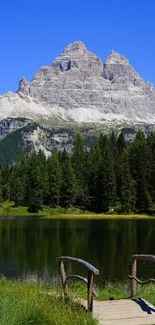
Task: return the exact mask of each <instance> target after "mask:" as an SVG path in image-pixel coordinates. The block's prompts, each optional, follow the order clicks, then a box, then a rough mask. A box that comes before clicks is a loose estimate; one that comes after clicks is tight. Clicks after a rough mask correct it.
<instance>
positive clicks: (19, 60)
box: [0, 0, 155, 94]
mask: <svg viewBox="0 0 155 325" xmlns="http://www.w3.org/2000/svg"><path fill="white" fill-rule="evenodd" d="M75 40H81V41H83V42H84V43H85V44H86V46H87V47H88V48H89V49H90V50H91V51H92V52H95V53H96V54H97V55H98V56H99V57H101V59H102V60H103V61H104V59H105V57H106V55H108V54H109V53H110V51H111V50H112V49H114V50H115V51H118V52H120V53H121V54H123V55H125V56H127V57H128V59H129V60H130V62H131V64H132V65H133V66H134V68H135V69H136V70H137V71H138V72H139V73H140V74H141V76H142V77H143V78H144V79H145V80H146V81H148V80H150V81H152V82H153V83H154V84H155V1H154V0H147V1H146V0H111V1H110V0H96V1H95V0H74V1H73V0H66V1H65V0H57V1H56V0H38V1H36V0H31V1H30V0H25V1H22V0H20V1H19V0H2V1H1V5H0V93H1V94H2V93H4V92H6V91H8V90H11V91H16V89H17V88H18V81H19V79H20V78H21V77H23V76H24V77H26V78H27V79H28V80H31V79H32V77H33V75H34V73H35V72H36V70H37V69H38V68H39V67H40V66H42V65H46V64H51V63H52V61H53V59H54V58H55V57H56V56H58V55H59V54H60V53H61V52H62V50H63V48H64V47H65V46H66V45H67V44H68V43H70V42H73V41H75Z"/></svg>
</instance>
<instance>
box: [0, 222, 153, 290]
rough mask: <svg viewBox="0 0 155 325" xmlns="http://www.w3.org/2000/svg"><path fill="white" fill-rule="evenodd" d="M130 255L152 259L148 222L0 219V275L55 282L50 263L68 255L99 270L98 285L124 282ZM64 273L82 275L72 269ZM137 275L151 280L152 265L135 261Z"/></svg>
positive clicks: (78, 269) (76, 268)
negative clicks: (135, 254) (142, 254)
mask: <svg viewBox="0 0 155 325" xmlns="http://www.w3.org/2000/svg"><path fill="white" fill-rule="evenodd" d="M133 253H144V254H155V221H154V220H137V221H133V220H46V219H39V218H30V217H28V218H23V217H21V218H20V217H16V218H14V217H8V218H6V217H4V218H0V273H1V274H3V275H4V276H7V277H11V278H14V277H19V276H20V277H22V278H32V279H34V280H36V279H40V278H42V279H46V280H49V279H52V280H54V281H57V278H58V276H57V274H58V273H57V272H58V263H57V261H56V258H57V257H58V256H61V255H69V256H74V257H79V258H82V259H85V260H87V261H88V262H90V263H91V264H93V265H94V266H95V267H96V268H98V269H99V271H100V275H99V276H98V277H96V282H98V283H99V284H102V283H105V281H107V280H112V281H113V280H127V279H128V274H130V268H131V267H130V258H131V255H132V254H133ZM66 268H67V272H68V273H70V272H71V271H72V272H73V273H75V272H76V273H80V274H84V275H85V269H84V268H83V267H80V266H79V265H78V264H75V263H72V264H69V263H66ZM138 276H141V278H148V277H155V263H151V262H150V263H148V262H147V263H146V262H139V265H138Z"/></svg>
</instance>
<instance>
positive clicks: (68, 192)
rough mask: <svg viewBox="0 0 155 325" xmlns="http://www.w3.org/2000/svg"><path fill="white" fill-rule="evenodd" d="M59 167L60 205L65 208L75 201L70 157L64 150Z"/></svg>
mask: <svg viewBox="0 0 155 325" xmlns="http://www.w3.org/2000/svg"><path fill="white" fill-rule="evenodd" d="M61 169H62V179H61V187H60V205H61V206H62V207H64V208H67V207H70V206H72V205H73V204H74V203H75V201H76V179H75V174H74V170H73V168H72V165H71V158H70V156H69V154H68V153H67V151H66V150H64V151H63V152H62V153H61Z"/></svg>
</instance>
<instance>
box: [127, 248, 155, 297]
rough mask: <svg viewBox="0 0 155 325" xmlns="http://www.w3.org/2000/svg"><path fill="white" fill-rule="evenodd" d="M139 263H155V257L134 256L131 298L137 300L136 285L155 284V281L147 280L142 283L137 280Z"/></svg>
mask: <svg viewBox="0 0 155 325" xmlns="http://www.w3.org/2000/svg"><path fill="white" fill-rule="evenodd" d="M137 261H152V262H155V255H144V254H139V255H138V254H134V255H132V270H131V275H129V277H130V278H131V298H136V284H137V282H138V283H140V284H148V283H155V279H147V280H144V281H141V280H139V279H138V278H137Z"/></svg>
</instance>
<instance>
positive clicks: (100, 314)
mask: <svg viewBox="0 0 155 325" xmlns="http://www.w3.org/2000/svg"><path fill="white" fill-rule="evenodd" d="M57 260H58V261H59V267H60V277H61V282H62V287H63V294H64V297H67V296H68V287H67V281H68V280H69V279H71V278H73V279H74V278H75V279H78V280H81V281H83V282H84V283H85V284H86V285H87V288H88V289H87V290H88V295H87V301H85V300H82V301H81V304H82V305H83V306H85V307H86V308H87V309H88V311H89V312H93V316H94V317H95V318H97V319H98V321H99V324H100V325H101V324H104V325H148V324H150V325H151V324H152V325H155V307H154V306H153V305H151V304H150V303H149V302H147V301H145V300H144V299H141V298H136V283H137V282H138V283H140V284H148V283H151V282H153V283H155V279H147V280H144V281H141V280H140V279H138V278H137V261H138V260H139V261H140V260H143V261H153V262H155V255H144V254H139V255H138V254H134V255H132V258H131V268H132V271H131V275H129V277H130V278H131V298H132V299H121V300H115V299H114V300H109V301H96V300H95V301H94V304H93V295H94V296H95V297H97V296H98V295H97V293H96V291H95V290H94V289H93V277H94V275H98V274H99V270H97V269H96V268H95V267H94V266H93V265H91V264H89V263H88V262H86V261H84V260H82V259H79V258H75V257H69V256H61V257H58V258H57ZM67 261H68V262H78V263H80V264H82V265H83V266H84V267H86V268H87V270H88V278H84V277H82V276H80V275H69V276H66V272H65V267H64V262H67ZM133 298H134V299H133ZM93 305H94V310H93Z"/></svg>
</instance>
